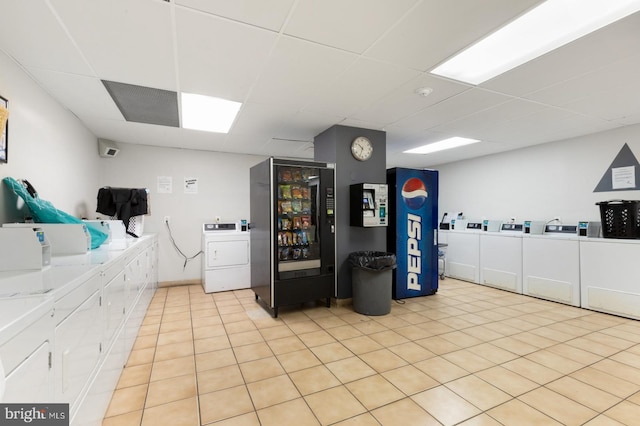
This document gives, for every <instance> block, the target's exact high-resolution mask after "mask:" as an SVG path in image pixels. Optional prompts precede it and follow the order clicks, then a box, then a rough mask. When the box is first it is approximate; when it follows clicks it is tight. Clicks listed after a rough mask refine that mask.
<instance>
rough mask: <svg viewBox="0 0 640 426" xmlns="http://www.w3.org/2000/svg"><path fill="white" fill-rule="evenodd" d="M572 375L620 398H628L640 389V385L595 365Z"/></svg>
mask: <svg viewBox="0 0 640 426" xmlns="http://www.w3.org/2000/svg"><path fill="white" fill-rule="evenodd" d="M570 377H573V378H575V379H577V380H580V381H581V382H583V383H586V384H588V385H591V386H593V387H595V388H598V389H600V390H603V391H605V392H609V393H610V394H612V395H615V396H617V397H619V398H627V397H628V396H630V395H632V394H634V393H635V392H637V391H638V390H640V386H638V385H636V384H634V383H631V382H628V381H626V380H623V379H620V378H618V377H615V376H612V375H610V374H608V372H606V371H602V370H599V369H596V368H593V367H586V368H583V369H582V370H578V371H576V372H575V373H572V374H571V375H570Z"/></svg>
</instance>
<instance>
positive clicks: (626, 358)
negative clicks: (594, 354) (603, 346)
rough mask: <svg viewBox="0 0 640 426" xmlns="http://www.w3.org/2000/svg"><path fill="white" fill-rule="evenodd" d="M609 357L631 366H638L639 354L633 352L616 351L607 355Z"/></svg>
mask: <svg viewBox="0 0 640 426" xmlns="http://www.w3.org/2000/svg"><path fill="white" fill-rule="evenodd" d="M609 359H612V360H613V361H618V362H621V363H623V364H626V365H628V366H631V367H633V368H640V355H637V354H634V353H633V352H629V351H624V352H618V353H617V354H615V355H612V356H611V357H609Z"/></svg>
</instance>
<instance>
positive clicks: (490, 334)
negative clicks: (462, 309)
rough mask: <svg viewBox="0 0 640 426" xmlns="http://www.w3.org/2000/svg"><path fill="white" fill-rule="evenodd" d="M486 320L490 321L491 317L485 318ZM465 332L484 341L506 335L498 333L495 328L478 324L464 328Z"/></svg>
mask: <svg viewBox="0 0 640 426" xmlns="http://www.w3.org/2000/svg"><path fill="white" fill-rule="evenodd" d="M485 321H486V322H489V321H490V320H489V319H486V318H485ZM464 332H465V333H467V334H470V335H472V336H474V337H477V338H478V339H480V340H482V341H484V342H490V341H492V340H496V339H501V338H503V337H504V334H501V333H498V332H496V331H495V330H491V329H490V328H488V327H485V326H484V325H478V326H475V327H471V328H468V329H465V330H464Z"/></svg>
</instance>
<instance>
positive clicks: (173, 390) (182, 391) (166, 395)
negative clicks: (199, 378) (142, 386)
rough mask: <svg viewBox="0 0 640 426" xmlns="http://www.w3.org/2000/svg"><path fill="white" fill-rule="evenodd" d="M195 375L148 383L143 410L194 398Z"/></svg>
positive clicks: (195, 393) (195, 392)
mask: <svg viewBox="0 0 640 426" xmlns="http://www.w3.org/2000/svg"><path fill="white" fill-rule="evenodd" d="M196 395H197V391H196V377H195V375H187V376H179V377H172V378H170V379H165V380H158V381H156V382H151V383H149V390H148V391H147V400H146V401H145V408H149V407H155V406H158V405H162V404H166V403H168V402H173V401H178V400H181V399H187V398H191V397H195V396H196Z"/></svg>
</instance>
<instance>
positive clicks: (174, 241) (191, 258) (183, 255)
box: [164, 221, 203, 271]
mask: <svg viewBox="0 0 640 426" xmlns="http://www.w3.org/2000/svg"><path fill="white" fill-rule="evenodd" d="M164 224H165V225H167V230H168V231H169V239H170V240H171V244H173V247H174V248H175V249H176V251H177V252H178V253H180V256H182V258H183V259H184V264H183V265H182V270H183V271H184V270H185V269H186V268H187V263H188V262H189V261H190V260H193V259H195V258H196V257H198V256H200V255H201V254H202V253H203V251H202V250H200V251H199V252H198V253H196V254H194V255H193V256H191V257H187V255H186V254H184V253H183V252H182V250H180V247H178V244H176V240H174V239H173V234H172V232H171V226H169V222H167V221H165V222H164Z"/></svg>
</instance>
